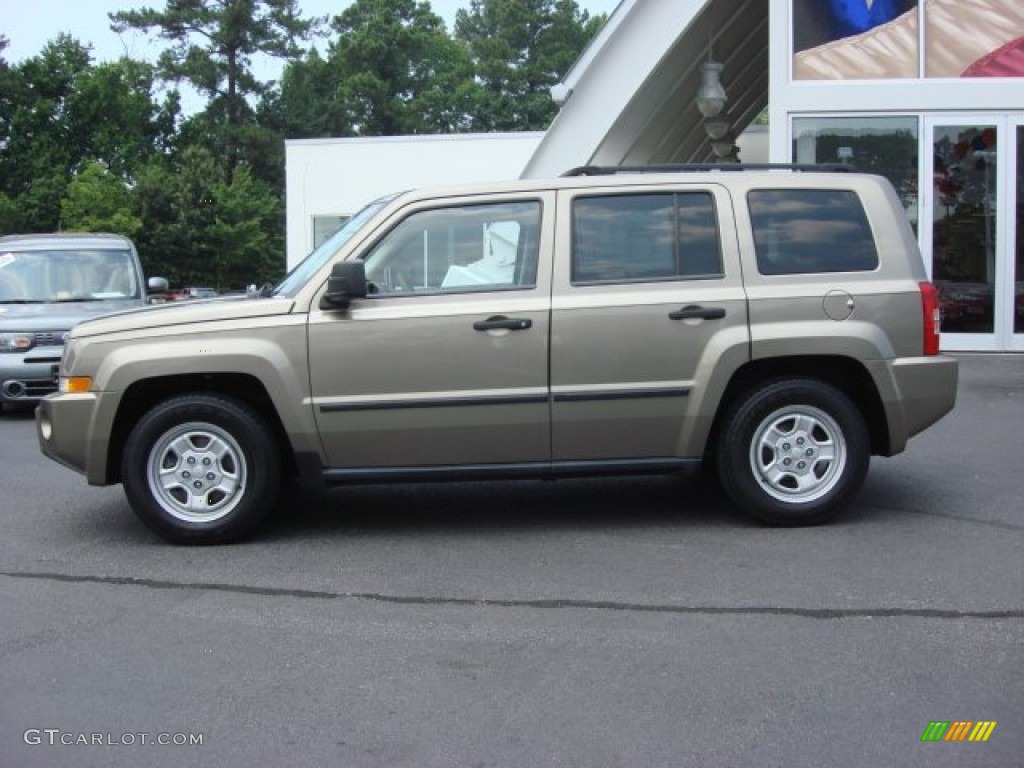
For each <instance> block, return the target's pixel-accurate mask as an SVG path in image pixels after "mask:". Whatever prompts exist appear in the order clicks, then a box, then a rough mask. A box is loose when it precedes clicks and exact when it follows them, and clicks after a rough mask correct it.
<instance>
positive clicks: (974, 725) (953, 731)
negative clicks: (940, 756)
mask: <svg viewBox="0 0 1024 768" xmlns="http://www.w3.org/2000/svg"><path fill="white" fill-rule="evenodd" d="M996 725H997V721H995V720H977V721H975V720H953V721H949V720H932V721H931V722H930V723H928V727H927V728H925V729H924V733H922V734H921V741H988V737H989V736H991V735H992V731H994V730H995V729H996Z"/></svg>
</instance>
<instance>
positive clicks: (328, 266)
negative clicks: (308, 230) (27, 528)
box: [37, 166, 957, 543]
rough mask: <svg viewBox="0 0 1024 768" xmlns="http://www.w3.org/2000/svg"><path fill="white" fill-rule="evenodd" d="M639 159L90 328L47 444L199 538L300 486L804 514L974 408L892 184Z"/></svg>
mask: <svg viewBox="0 0 1024 768" xmlns="http://www.w3.org/2000/svg"><path fill="white" fill-rule="evenodd" d="M614 170H615V171H617V173H612V172H610V170H609V169H595V168H586V169H578V170H577V171H575V172H573V173H572V175H569V176H566V177H563V178H559V179H554V180H546V181H520V182H510V183H500V184H492V185H488V186H472V187H460V188H447V189H433V190H422V191H415V192H407V193H404V194H400V195H395V196H392V197H388V198H384V199H381V200H377V201H376V202H373V203H371V204H370V205H369V206H367V207H366V208H365V209H364V210H363V211H362V212H360V213H359V214H357V215H356V216H354V217H353V218H352V219H351V220H350V221H349V222H348V223H347V224H346V225H345V226H344V227H343V228H342V229H341V230H340V231H339V232H338V233H337V234H336V235H335V236H334V237H333V238H332V239H330V240H329V241H327V242H326V243H324V245H322V246H321V247H320V248H319V249H317V250H316V251H315V252H313V253H312V254H311V255H310V256H309V257H308V258H307V259H306V260H305V261H304V262H303V263H302V264H300V265H299V266H298V267H297V268H296V269H295V270H294V271H293V272H292V273H291V274H289V275H288V276H287V277H286V278H285V279H284V281H283V282H281V283H280V284H279V285H277V286H276V287H273V288H272V289H269V288H268V289H266V290H264V291H262V292H255V293H254V294H253V295H250V296H248V297H238V298H233V299H231V298H229V299H224V300H220V301H216V302H201V303H191V302H182V303H180V304H168V305H161V306H157V307H150V308H146V309H143V310H140V311H137V312H134V313H129V314H123V315H120V316H116V317H111V318H106V319H100V320H95V321H90V322H87V323H83V324H81V325H79V326H77V327H76V328H75V330H74V331H73V332H72V334H71V339H70V341H69V342H68V344H67V347H66V349H65V352H64V357H63V360H62V363H61V369H60V393H59V394H57V395H54V396H51V397H48V398H46V399H45V400H44V401H43V402H42V403H41V404H40V406H39V408H38V409H37V424H38V433H39V440H40V444H41V447H42V450H43V452H44V453H46V454H47V455H49V456H51V457H52V458H54V459H56V460H57V461H59V462H61V463H63V464H66V465H68V466H70V467H72V468H74V469H76V470H78V471H81V472H83V473H84V474H85V476H86V478H87V480H88V482H89V483H90V484H93V485H106V484H111V483H118V482H121V483H123V484H124V488H125V492H126V494H127V496H128V499H129V501H130V503H131V506H132V508H133V509H134V510H135V512H136V513H137V514H138V515H139V516H140V517H141V518H142V520H143V521H144V522H145V523H146V524H147V525H149V526H150V527H151V528H152V529H153V530H155V531H156V532H157V533H159V534H160V535H162V536H164V537H165V538H167V539H169V540H171V541H174V542H182V543H200V542H218V541H226V540H230V539H235V538H238V537H239V536H241V535H243V534H245V533H248V532H249V531H251V530H252V529H253V527H254V526H255V525H256V524H257V523H259V522H260V520H261V519H263V517H264V516H265V515H266V514H267V513H268V512H269V511H270V510H271V509H272V508H273V506H274V503H275V498H276V496H277V494H278V490H279V488H280V486H281V484H282V482H283V481H296V482H298V483H299V484H301V485H302V486H306V487H317V486H324V485H334V484H344V483H367V482H370V483H390V482H398V481H422V480H438V479H452V480H466V479H484V478H496V477H565V476H578V475H590V474H602V475H603V474H611V473H638V472H639V473H655V472H671V471H674V470H678V469H680V468H682V467H684V466H687V465H688V464H692V463H694V462H705V463H706V464H709V465H710V466H712V467H714V468H715V469H716V470H717V472H718V475H719V477H720V478H721V481H722V484H723V486H724V487H725V489H726V491H727V492H728V493H729V495H730V496H731V497H732V499H733V500H734V501H735V502H736V504H737V505H738V506H739V507H741V508H742V509H744V510H746V511H747V512H749V513H750V514H752V515H754V516H755V517H756V518H758V519H760V520H762V521H766V522H768V523H772V524H782V525H798V524H810V523H819V522H822V521H824V520H826V519H827V518H829V517H831V516H832V515H834V514H835V513H836V512H837V511H838V510H839V509H840V508H841V507H842V506H843V504H844V503H846V502H848V501H849V500H850V499H851V497H852V496H853V495H854V494H855V493H856V492H857V490H858V488H859V487H860V486H861V483H862V481H863V479H864V476H865V473H866V471H867V469H868V462H869V458H870V456H871V455H873V454H874V455H882V456H891V455H893V454H896V453H899V452H901V451H902V450H904V448H905V447H906V443H907V439H908V438H909V437H910V436H912V435H914V434H916V433H918V432H920V431H921V430H923V429H925V428H926V427H928V426H929V425H930V424H932V423H934V422H935V421H936V420H938V419H939V418H940V417H941V416H942V415H943V414H945V413H946V412H948V411H949V410H950V409H951V408H952V407H953V404H954V400H955V396H956V382H957V365H956V362H955V361H954V360H951V359H949V358H946V357H943V356H941V355H939V354H938V347H939V328H938V322H939V309H938V305H937V301H936V295H935V291H934V289H933V288H932V286H931V284H930V283H928V282H927V279H926V275H925V270H924V267H923V264H922V260H921V257H920V254H919V252H918V250H917V246H916V242H915V239H914V235H913V232H912V231H911V229H910V226H909V224H908V222H907V219H906V216H905V214H904V212H903V208H902V206H901V205H900V203H899V201H898V199H897V197H896V195H895V193H894V191H893V189H892V187H891V186H890V185H889V183H888V182H887V181H886V180H884V179H882V178H880V177H875V176H867V175H860V174H855V173H839V172H821V169H817V168H815V169H813V171H814V172H809V171H808V169H804V170H800V169H793V168H790V169H789V170H756V171H754V170H749V169H740V168H738V167H736V166H729V167H725V168H723V167H719V168H718V169H715V170H711V169H704V168H699V169H690V168H682V167H679V168H670V169H665V168H659V169H657V170H656V171H655V170H654V169H642V172H632V173H631V172H626V171H629V170H631V169H614Z"/></svg>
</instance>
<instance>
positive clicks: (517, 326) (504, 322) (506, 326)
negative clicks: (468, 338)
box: [473, 315, 533, 331]
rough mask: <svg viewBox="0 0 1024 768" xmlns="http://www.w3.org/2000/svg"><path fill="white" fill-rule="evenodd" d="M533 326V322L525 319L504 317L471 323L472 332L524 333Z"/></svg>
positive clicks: (499, 316)
mask: <svg viewBox="0 0 1024 768" xmlns="http://www.w3.org/2000/svg"><path fill="white" fill-rule="evenodd" d="M532 325H533V320H530V319H528V318H525V317H505V316H504V315H494V317H488V318H487V319H486V320H477V321H476V322H475V323H473V330H474V331H525V330H526V329H527V328H529V327H531V326H532Z"/></svg>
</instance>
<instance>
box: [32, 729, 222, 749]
mask: <svg viewBox="0 0 1024 768" xmlns="http://www.w3.org/2000/svg"><path fill="white" fill-rule="evenodd" d="M22 739H24V740H25V743H26V744H29V745H31V746H36V745H39V744H50V745H53V746H57V745H63V746H65V747H71V746H83V747H86V746H94V747H135V746H149V745H152V744H156V745H158V746H176V747H184V746H193V747H194V746H198V745H201V744H202V743H203V734H201V733H147V732H138V733H120V734H115V733H84V732H83V733H73V732H70V731H62V730H61V729H60V728H29V729H28V730H27V731H25V733H24V734H23V735H22Z"/></svg>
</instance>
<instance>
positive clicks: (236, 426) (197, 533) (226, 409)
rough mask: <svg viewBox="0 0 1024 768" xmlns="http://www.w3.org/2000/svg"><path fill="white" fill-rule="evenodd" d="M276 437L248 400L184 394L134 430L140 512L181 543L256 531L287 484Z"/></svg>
mask: <svg viewBox="0 0 1024 768" xmlns="http://www.w3.org/2000/svg"><path fill="white" fill-rule="evenodd" d="M280 472H281V471H280V460H279V453H278V450H277V445H276V443H275V440H274V435H273V433H272V432H271V430H270V429H269V427H267V425H266V423H265V422H264V421H263V420H262V419H261V418H260V417H259V416H258V415H257V414H256V413H255V412H254V411H253V410H252V409H251V408H250V407H249V406H247V405H246V404H244V403H242V402H239V401H237V400H234V399H231V398H227V397H223V396H221V395H206V394H195V395H186V396H183V397H176V398H173V399H170V400H165V401H164V402H162V403H160V404H158V405H157V406H155V407H154V408H153V409H152V410H150V411H149V412H148V413H147V414H146V415H145V416H143V417H142V418H141V419H140V420H139V422H138V424H136V425H135V427H134V428H133V429H132V431H131V434H130V435H129V436H128V440H127V441H126V443H125V446H124V453H123V455H122V460H121V477H122V480H123V483H124V490H125V495H126V496H127V497H128V501H129V503H130V504H131V507H132V510H133V511H134V512H135V513H136V514H137V515H138V516H139V518H140V519H141V520H142V522H143V523H145V524H146V525H147V526H148V527H149V528H150V529H152V530H153V531H155V532H156V533H157V534H159V535H160V536H162V537H163V538H164V539H166V540H167V541H170V542H173V543H175V544H220V543H225V542H229V541H235V540H237V539H239V538H241V537H243V536H244V535H246V534H248V533H249V532H251V531H252V530H253V529H254V528H255V527H256V526H257V525H258V524H259V523H260V522H262V520H263V519H264V518H265V517H266V516H267V514H268V513H269V512H270V510H271V509H272V508H273V506H274V502H275V500H276V498H277V493H278V489H279V487H280V481H281V480H280Z"/></svg>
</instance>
